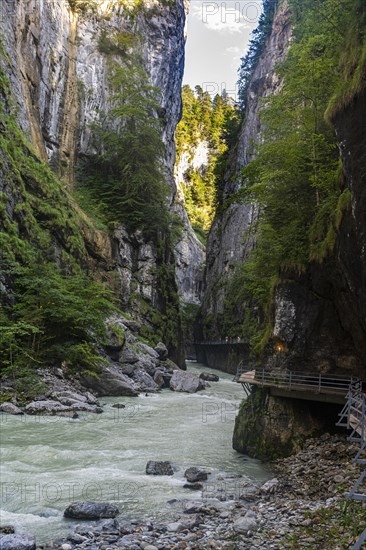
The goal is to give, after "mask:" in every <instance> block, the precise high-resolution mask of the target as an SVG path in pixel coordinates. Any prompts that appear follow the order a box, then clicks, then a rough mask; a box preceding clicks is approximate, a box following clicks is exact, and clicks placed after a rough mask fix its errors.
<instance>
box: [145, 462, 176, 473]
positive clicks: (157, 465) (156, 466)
mask: <svg viewBox="0 0 366 550" xmlns="http://www.w3.org/2000/svg"><path fill="white" fill-rule="evenodd" d="M146 474H147V475H151V476H172V475H173V474H174V470H173V467H172V465H171V464H170V462H169V461H164V460H149V462H148V463H147V464H146Z"/></svg>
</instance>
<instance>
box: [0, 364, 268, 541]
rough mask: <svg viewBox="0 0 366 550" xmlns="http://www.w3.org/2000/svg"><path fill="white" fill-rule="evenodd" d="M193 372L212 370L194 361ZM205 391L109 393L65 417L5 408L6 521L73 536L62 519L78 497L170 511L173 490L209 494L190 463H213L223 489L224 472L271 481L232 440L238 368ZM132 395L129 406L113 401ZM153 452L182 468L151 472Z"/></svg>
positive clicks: (131, 510) (133, 513)
mask: <svg viewBox="0 0 366 550" xmlns="http://www.w3.org/2000/svg"><path fill="white" fill-rule="evenodd" d="M188 368H189V370H190V371H192V372H197V373H199V372H203V371H209V369H207V368H205V367H204V366H202V365H199V364H197V363H188ZM218 374H219V376H220V381H219V382H212V383H211V387H210V388H207V389H206V390H204V391H203V392H199V393H196V394H185V393H175V392H172V391H170V390H163V391H162V392H160V393H159V394H153V395H151V394H150V395H149V396H148V397H146V396H145V395H141V396H140V397H137V398H128V397H119V398H116V397H115V398H102V399H101V402H102V403H103V404H104V403H105V407H104V412H103V414H101V415H92V414H86V413H85V414H80V418H79V419H77V420H72V419H68V418H61V417H46V416H41V417H32V416H24V417H17V416H11V415H5V414H3V415H1V416H0V421H1V433H2V436H1V443H2V445H1V508H2V510H1V512H0V520H1V523H2V524H11V525H15V526H17V527H18V528H19V529H20V530H27V531H30V532H32V533H34V534H35V535H36V536H37V540H38V542H44V541H50V540H52V539H55V538H58V537H60V536H62V535H65V534H66V533H67V532H68V531H69V530H70V527H72V526H73V525H74V523H75V522H72V521H70V520H65V519H64V518H63V515H62V513H63V510H64V509H65V507H66V506H67V505H68V504H69V503H70V502H72V501H78V500H100V501H108V502H113V503H116V504H117V505H118V507H119V509H120V512H121V516H122V517H123V518H124V519H147V518H150V519H154V520H163V519H167V518H169V517H172V516H173V515H174V513H175V512H176V510H175V509H174V507H172V505H171V504H169V503H168V502H167V501H169V500H171V499H189V500H192V499H200V498H202V497H201V493H200V492H198V494H197V493H196V492H194V493H191V492H190V491H189V490H187V489H183V482H184V481H185V479H184V477H183V474H184V471H185V469H186V468H188V467H190V466H199V467H203V468H206V469H207V470H209V471H210V472H211V475H210V476H209V479H210V482H209V484H208V487H209V488H210V490H211V491H212V492H214V490H215V488H217V487H216V486H215V484H219V483H220V484H221V485H220V486H221V488H222V483H223V482H222V481H220V482H219V481H218V480H219V479H220V476H221V475H223V474H224V475H225V474H240V475H242V476H243V478H242V479H243V480H245V481H247V480H248V479H249V478H250V479H254V480H258V481H262V480H264V479H267V478H268V472H267V470H266V469H265V468H264V467H263V466H262V465H261V464H260V463H258V462H257V461H254V460H250V459H247V458H245V457H243V456H241V455H240V454H238V453H236V452H235V451H234V450H233V449H232V447H231V439H232V433H233V429H234V419H235V416H236V414H237V411H238V407H239V404H240V402H241V400H242V399H243V391H242V389H241V386H240V385H239V384H235V383H233V382H232V376H231V375H228V374H225V373H218ZM115 403H123V404H124V405H125V406H126V407H125V408H124V409H116V408H113V407H112V405H113V404H115ZM148 460H169V461H171V462H172V464H173V467H174V470H175V474H174V476H157V477H155V476H146V475H145V467H146V463H147V461H148Z"/></svg>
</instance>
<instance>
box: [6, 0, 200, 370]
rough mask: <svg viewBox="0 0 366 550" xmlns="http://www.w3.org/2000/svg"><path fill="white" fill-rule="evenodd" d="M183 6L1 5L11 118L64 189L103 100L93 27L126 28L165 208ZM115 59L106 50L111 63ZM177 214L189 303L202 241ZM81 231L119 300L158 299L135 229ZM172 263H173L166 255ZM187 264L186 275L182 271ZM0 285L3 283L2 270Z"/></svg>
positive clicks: (148, 249) (106, 92)
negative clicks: (153, 102) (152, 125)
mask: <svg viewBox="0 0 366 550" xmlns="http://www.w3.org/2000/svg"><path fill="white" fill-rule="evenodd" d="M186 9H187V6H186V5H185V3H184V1H183V0H173V2H169V3H156V2H154V1H153V0H146V1H145V2H144V9H143V10H141V11H139V12H138V14H136V16H134V17H133V18H132V17H131V16H130V13H129V11H128V9H127V8H123V7H121V3H120V2H118V0H112V1H111V2H99V3H98V8H97V10H96V11H94V12H93V11H92V10H84V11H79V12H77V13H73V12H72V10H71V8H70V4H69V2H68V1H67V0H44V1H43V2H33V3H32V2H6V3H4V5H2V6H1V14H0V15H1V21H0V25H1V34H2V36H3V37H4V47H5V51H6V53H7V55H8V58H9V59H10V63H9V65H7V64H6V65H5V70H6V71H7V73H8V76H9V78H10V81H11V86H12V89H13V91H14V98H15V101H16V102H17V105H16V107H17V111H18V122H19V125H20V127H21V128H22V129H23V130H24V132H25V133H26V135H27V136H28V138H29V139H30V141H31V143H32V145H33V147H34V149H35V150H36V152H37V153H38V155H39V156H40V157H41V158H42V159H43V160H45V161H47V160H48V161H49V163H50V165H51V166H52V168H53V169H54V170H55V171H56V173H57V174H58V175H59V176H60V177H61V178H62V180H63V181H64V182H65V185H66V186H67V187H68V188H72V187H73V184H74V180H75V164H76V161H77V159H78V158H79V157H80V155H85V154H88V153H90V152H91V123H92V122H94V121H95V120H97V118H98V116H99V113H103V112H108V109H109V108H110V106H111V95H112V91H111V89H110V85H109V74H108V56H107V55H105V54H104V53H103V52H102V51H101V50H100V47H99V45H98V44H99V39H100V37H101V35H102V33H106V35H107V36H110V35H112V34H113V33H114V32H123V31H131V32H133V33H134V34H135V35H139V36H141V38H142V40H141V42H142V44H143V46H142V52H141V57H142V60H143V64H144V67H145V69H146V71H147V74H148V77H149V84H151V85H152V86H156V87H157V88H158V89H159V98H158V102H159V115H160V117H161V119H162V129H161V136H162V140H163V142H164V144H165V157H164V159H163V162H164V164H165V168H166V174H167V176H166V177H167V182H168V184H169V187H170V202H171V205H172V209H173V208H174V199H175V195H176V184H175V180H174V177H173V167H174V162H175V143H174V132H175V128H176V125H177V123H178V121H179V118H180V114H181V94H180V90H181V83H182V75H183V66H184V39H185V37H184V28H185V10H186ZM118 60H119V58H118V56H115V61H116V62H117V63H118ZM1 190H2V188H1V182H0V191H1ZM12 202H14V200H12V197H9V201H8V203H9V204H8V205H7V207H8V208H9V211H12V210H13V209H14V204H12ZM178 215H180V217H181V219H182V222H183V231H182V238H181V241H180V242H178V243H177V251H176V255H177V262H176V267H177V271H176V273H177V275H176V280H177V284H178V291H179V293H180V295H181V297H182V298H183V299H186V298H187V299H188V300H190V301H193V302H197V300H198V297H197V296H198V294H197V289H198V288H199V287H200V284H201V283H200V282H198V279H199V281H201V276H202V260H203V250H202V246H201V245H200V244H199V242H198V241H197V239H196V238H195V236H194V232H193V231H192V228H191V227H190V224H189V221H188V219H187V216H186V214H185V210H184V208H182V209H179V211H178ZM83 232H84V239H85V242H86V245H87V249H88V253H89V254H90V262H91V264H92V265H94V264H95V263H97V264H98V266H99V267H100V266H102V269H106V268H107V271H111V270H112V269H113V268H116V269H117V271H118V274H119V287H120V295H121V299H122V301H123V302H124V303H125V304H126V303H127V302H128V300H129V298H130V296H131V294H132V293H137V294H140V295H141V296H143V297H144V298H145V299H146V300H148V301H149V302H150V303H151V305H152V307H159V304H158V297H157V294H156V293H157V291H156V288H157V286H158V285H157V275H156V267H157V264H156V261H157V250H156V249H155V247H154V245H153V244H152V243H151V242H146V241H145V240H144V239H143V238H142V236H141V235H140V234H138V233H137V234H133V235H131V234H128V233H127V232H126V231H125V230H124V229H123V228H121V227H120V228H116V231H115V234H114V236H113V239H112V242H111V241H110V240H109V238H108V237H107V236H106V235H104V234H103V233H102V232H100V231H98V230H96V229H94V228H92V229H90V227H87V224H85V228H84V230H83ZM172 264H173V265H175V260H174V259H173V258H172ZM191 266H192V267H191ZM199 266H200V267H199ZM187 269H188V270H189V274H186V275H184V273H183V271H184V270H187ZM0 287H1V288H3V287H4V289H5V291H6V292H7V289H6V281H5V279H4V280H3V277H2V276H0ZM179 346H181V343H178V346H177V348H179ZM169 351H171V350H169ZM116 353H118V351H117V350H116ZM172 357H173V358H174V359H176V360H178V358H180V361H179V362H180V363H182V365H181V366H183V358H182V352H181V350H179V349H177V350H175V351H174V352H173V353H172Z"/></svg>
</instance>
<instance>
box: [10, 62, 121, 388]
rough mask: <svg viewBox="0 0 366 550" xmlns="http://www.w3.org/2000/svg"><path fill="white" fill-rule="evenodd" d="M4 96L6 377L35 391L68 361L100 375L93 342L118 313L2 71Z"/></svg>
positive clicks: (68, 203)
mask: <svg viewBox="0 0 366 550" xmlns="http://www.w3.org/2000/svg"><path fill="white" fill-rule="evenodd" d="M2 60H3V62H4V63H6V62H7V60H6V57H5V55H4V54H2ZM0 94H1V96H2V97H3V98H4V101H3V102H2V103H1V105H0V126H1V134H0V149H1V157H0V170H1V174H2V178H1V202H0V204H1V215H0V244H1V257H0V263H1V271H0V306H1V309H0V324H1V330H0V370H1V374H2V375H3V374H7V375H11V376H12V377H15V378H17V380H18V384H20V385H22V383H23V381H24V380H28V382H32V383H33V382H34V381H33V379H32V378H30V376H31V375H33V373H34V370H35V368H37V367H39V366H42V365H45V364H47V365H50V364H51V365H57V364H58V365H59V364H60V363H61V362H63V361H64V362H65V364H67V365H68V366H69V367H70V368H72V369H75V368H77V369H78V370H87V371H89V372H95V371H97V370H98V367H99V365H100V363H101V358H100V356H98V355H97V343H96V340H97V338H99V340H101V339H103V338H104V336H105V329H104V324H103V320H104V318H105V316H106V315H107V314H108V312H110V311H111V310H112V308H113V306H112V303H111V301H110V298H109V294H108V292H107V291H106V289H105V288H104V286H103V285H101V284H100V283H97V282H95V281H94V280H93V279H92V277H91V276H90V275H89V274H88V270H87V266H86V258H87V253H86V249H85V244H84V239H83V235H82V230H81V226H82V222H81V220H80V218H79V215H78V213H77V212H76V211H75V210H74V209H73V208H72V206H71V200H70V197H68V195H67V194H66V192H65V191H64V189H63V185H62V184H61V182H59V181H58V180H57V178H56V177H55V175H54V174H53V173H52V172H51V170H50V169H49V168H48V167H47V166H46V165H45V164H43V163H42V162H41V161H40V160H39V159H38V158H37V156H36V155H35V153H34V152H33V151H32V148H31V147H30V146H29V144H28V143H27V141H26V139H25V138H24V136H23V134H22V132H21V131H20V130H19V128H18V126H17V123H16V118H15V110H14V107H13V105H12V97H11V91H10V84H9V81H8V79H7V78H6V76H5V72H4V70H3V69H2V68H0Z"/></svg>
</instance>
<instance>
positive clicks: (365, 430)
mask: <svg viewBox="0 0 366 550" xmlns="http://www.w3.org/2000/svg"><path fill="white" fill-rule="evenodd" d="M346 399H347V400H346V404H345V406H344V407H343V409H342V412H341V413H340V415H339V416H340V418H339V421H338V422H337V426H342V427H345V428H347V429H349V430H351V434H350V435H349V437H348V440H349V441H352V442H353V443H357V444H359V446H360V448H359V450H358V451H357V454H356V456H355V458H354V459H353V462H355V463H357V464H360V465H361V466H364V469H363V471H362V472H361V475H360V477H359V478H358V479H357V481H356V483H355V484H354V486H353V487H352V489H351V491H350V492H349V493H346V497H347V498H350V499H352V500H360V501H363V502H366V494H365V493H364V492H363V489H362V487H363V484H364V481H365V479H366V394H365V393H363V392H362V382H361V381H359V380H358V381H354V382H352V383H351V384H350V388H349V391H348V393H347V398H346ZM365 541H366V529H365V530H364V531H363V533H362V534H361V536H360V537H359V539H358V540H357V542H356V543H355V544H354V546H352V548H351V550H360V549H361V547H362V545H363V543H364V542H365Z"/></svg>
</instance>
